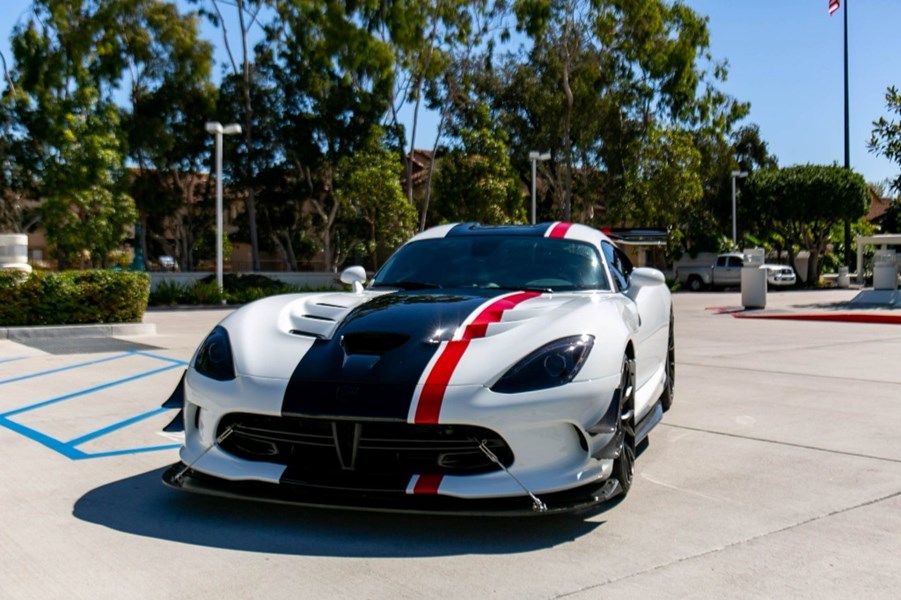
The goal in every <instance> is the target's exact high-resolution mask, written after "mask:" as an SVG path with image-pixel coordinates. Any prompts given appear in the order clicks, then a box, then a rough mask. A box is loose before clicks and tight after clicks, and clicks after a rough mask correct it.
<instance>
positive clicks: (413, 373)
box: [223, 290, 637, 419]
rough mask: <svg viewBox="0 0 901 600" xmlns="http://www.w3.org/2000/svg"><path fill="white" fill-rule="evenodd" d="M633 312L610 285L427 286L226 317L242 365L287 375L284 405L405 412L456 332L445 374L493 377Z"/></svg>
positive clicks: (262, 306)
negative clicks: (544, 289) (584, 289)
mask: <svg viewBox="0 0 901 600" xmlns="http://www.w3.org/2000/svg"><path fill="white" fill-rule="evenodd" d="M274 309H276V310H274ZM606 313H609V317H610V318H604V315H605V314H606ZM273 314H275V315H276V318H275V319H272V315H273ZM631 315H632V313H631V312H630V311H629V310H628V309H627V308H626V304H625V303H624V302H622V297H621V296H620V295H618V294H612V293H565V294H540V293H537V292H508V291H499V290H465V291H464V290H424V291H415V292H414V291H401V292H393V293H373V292H365V293H363V294H352V293H330V294H311V295H301V296H287V297H281V300H273V299H267V301H261V302H258V303H254V304H253V305H249V306H248V307H245V308H244V309H241V310H240V311H237V312H236V313H234V314H233V315H232V316H231V317H229V318H228V319H226V320H225V321H223V326H224V327H226V329H227V330H228V332H229V336H230V338H231V343H232V348H233V352H234V355H235V365H236V370H237V371H238V373H239V374H242V375H251V376H255V377H273V378H280V379H281V378H287V379H288V385H287V389H286V392H285V405H284V407H283V412H284V413H288V414H306V415H311V414H315V415H332V416H334V415H348V414H352V415H355V416H362V417H373V418H390V419H405V418H406V417H407V413H408V410H409V408H410V403H411V398H412V397H414V396H415V394H416V388H417V386H420V387H421V385H422V383H423V381H424V378H425V377H426V375H427V374H428V373H429V372H430V370H431V369H434V368H435V365H436V363H439V362H440V360H439V357H440V355H441V353H442V352H443V351H444V349H445V348H446V347H447V346H448V345H449V344H450V343H451V342H452V341H453V340H463V341H465V344H462V346H463V348H462V349H461V350H459V352H460V356H459V357H455V361H456V362H455V363H454V364H453V368H452V369H451V372H450V373H448V374H447V377H446V381H445V382H444V383H445V384H447V385H491V384H492V383H493V382H494V381H496V380H497V379H498V378H499V377H500V376H501V375H503V374H504V373H505V372H506V371H507V370H508V369H509V368H510V367H512V366H513V365H515V364H516V363H517V362H519V360H521V359H522V358H523V357H525V356H526V355H527V354H528V353H530V352H532V351H533V350H535V349H537V348H540V347H541V346H543V345H544V344H546V343H547V342H549V341H552V340H555V339H559V338H562V337H567V336H570V335H580V334H592V335H595V336H598V335H599V329H606V330H607V333H608V334H609V335H608V336H607V337H609V338H611V339H619V340H625V339H626V337H627V336H628V331H626V329H628V324H629V323H630V319H632V321H634V318H633V317H632V316H631ZM267 321H268V323H269V326H268V327H266V326H261V324H263V323H266V322H267ZM273 321H274V322H273ZM624 324H625V325H624ZM632 327H633V328H634V327H637V323H632ZM622 343H624V342H621V343H618V344H617V346H618V347H617V348H616V350H615V352H618V353H621V352H622ZM614 362H615V361H614ZM438 368H441V367H440V366H439V367H438Z"/></svg>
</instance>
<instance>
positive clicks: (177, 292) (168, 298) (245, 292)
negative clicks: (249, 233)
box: [150, 273, 330, 306]
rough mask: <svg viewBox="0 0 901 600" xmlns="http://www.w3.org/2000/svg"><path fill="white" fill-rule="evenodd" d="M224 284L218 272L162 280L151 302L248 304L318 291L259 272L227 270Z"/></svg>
mask: <svg viewBox="0 0 901 600" xmlns="http://www.w3.org/2000/svg"><path fill="white" fill-rule="evenodd" d="M222 287H223V290H224V291H223V292H220V291H219V286H218V285H217V284H216V276H215V275H208V276H206V277H204V278H203V279H199V280H197V281H194V282H192V283H188V284H182V283H178V282H177V281H161V282H160V283H159V284H158V285H157V286H156V289H155V290H154V291H153V292H151V293H150V306H174V305H218V304H221V303H222V300H223V299H224V300H225V301H226V303H227V304H247V303H248V302H253V301H254V300H259V299H260V298H266V297H267V296H275V295H278V294H296V293H300V292H311V291H317V290H315V289H313V288H308V287H299V286H294V285H288V284H286V283H283V282H281V281H278V280H276V279H271V278H269V277H266V276H265V275H259V274H256V273H225V274H224V275H223V277H222ZM329 289H330V288H329Z"/></svg>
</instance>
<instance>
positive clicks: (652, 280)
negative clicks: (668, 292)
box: [629, 267, 666, 287]
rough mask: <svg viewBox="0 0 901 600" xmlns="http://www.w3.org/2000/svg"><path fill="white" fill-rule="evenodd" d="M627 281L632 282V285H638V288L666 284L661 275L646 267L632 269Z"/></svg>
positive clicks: (664, 278)
mask: <svg viewBox="0 0 901 600" xmlns="http://www.w3.org/2000/svg"><path fill="white" fill-rule="evenodd" d="M629 279H630V280H631V281H632V284H633V285H638V286H640V287H641V286H648V285H661V284H665V283H666V277H664V276H663V273H661V272H660V271H658V270H657V269H651V268H648V267H637V268H635V269H633V270H632V273H631V275H630V276H629Z"/></svg>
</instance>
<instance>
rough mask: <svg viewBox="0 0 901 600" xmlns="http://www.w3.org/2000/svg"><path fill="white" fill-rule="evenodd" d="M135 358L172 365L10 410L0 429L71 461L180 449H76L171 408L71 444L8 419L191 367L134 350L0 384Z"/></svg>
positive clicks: (0, 417)
mask: <svg viewBox="0 0 901 600" xmlns="http://www.w3.org/2000/svg"><path fill="white" fill-rule="evenodd" d="M135 355H139V356H143V357H146V358H151V359H154V360H160V361H163V362H166V363H169V364H167V365H166V366H164V367H160V368H158V369H152V370H150V371H145V372H143V373H138V374H136V375H131V376H129V377H123V378H121V379H117V380H115V381H110V382H107V383H103V384H100V385H96V386H93V387H90V388H87V389H83V390H79V391H76V392H72V393H70V394H65V395H63V396H59V397H57V398H51V399H49V400H44V401H41V402H37V403H35V404H32V405H30V406H24V407H20V408H17V409H14V410H10V411H7V412H5V413H0V428H5V429H8V430H10V431H12V432H15V433H18V434H19V435H21V436H23V437H26V438H28V439H30V440H32V441H35V442H37V443H39V444H41V445H42V446H45V447H47V448H49V449H50V450H53V451H54V452H57V453H59V454H62V455H63V456H65V457H66V458H68V459H70V460H84V459H89V458H102V457H107V456H120V455H125V454H138V453H144V452H155V451H158V450H172V449H175V448H178V447H179V446H180V445H181V444H163V445H156V446H146V447H138V448H126V449H120V450H110V451H104V452H96V453H90V452H84V451H83V450H79V449H78V447H77V446H79V445H81V444H84V443H86V442H89V441H91V440H95V439H97V438H101V437H103V436H105V435H108V434H110V433H113V432H114V431H117V430H119V429H123V428H125V427H128V426H129V425H132V424H134V423H137V422H139V421H142V420H144V419H148V418H150V417H153V416H155V415H158V414H160V413H162V412H166V411H169V410H171V409H167V408H162V407H161V408H156V409H153V410H150V411H147V412H144V413H142V414H139V415H137V416H134V417H129V418H128V419H125V420H123V421H120V422H118V423H113V424H112V425H108V426H106V427H104V428H102V429H98V430H97V431H93V432H90V433H86V434H84V435H81V436H79V437H77V438H75V439H72V440H70V441H68V442H64V441H61V440H58V439H56V438H54V437H52V436H50V435H48V434H46V433H43V432H41V431H38V430H36V429H32V428H31V427H28V426H26V425H22V424H21V423H17V422H16V421H13V420H12V419H10V418H9V417H12V416H15V415H19V414H22V413H25V412H28V411H32V410H37V409H39V408H42V407H45V406H50V405H53V404H57V403H60V402H64V401H66V400H71V399H73V398H77V397H80V396H85V395H88V394H92V393H94V392H98V391H101V390H104V389H107V388H111V387H114V386H117V385H121V384H123V383H128V382H131V381H135V380H138V379H143V378H145V377H150V376H151V375H156V374H158V373H164V372H166V371H170V370H172V369H176V368H179V367H185V366H187V364H188V363H186V362H185V361H183V360H179V359H174V358H169V357H166V356H161V355H157V354H152V353H148V352H143V351H135V350H131V351H128V352H125V353H122V354H116V355H113V356H108V357H104V358H100V359H95V360H90V361H86V362H81V363H76V364H73V365H68V366H65V367H59V368H55V369H49V370H47V371H40V372H37V373H31V374H28V375H21V376H18V377H12V378H9V379H5V380H0V385H2V384H4V383H12V382H15V381H23V380H27V379H32V378H35V377H42V376H44V375H51V374H53V373H60V372H63V371H69V370H72V369H78V368H81V367H88V366H91V365H97V364H101V363H105V362H109V361H114V360H119V359H122V358H128V357H130V356H135ZM24 358H28V357H26V356H21V357H18V356H17V357H11V358H6V359H0V363H2V362H11V361H13V360H20V359H24Z"/></svg>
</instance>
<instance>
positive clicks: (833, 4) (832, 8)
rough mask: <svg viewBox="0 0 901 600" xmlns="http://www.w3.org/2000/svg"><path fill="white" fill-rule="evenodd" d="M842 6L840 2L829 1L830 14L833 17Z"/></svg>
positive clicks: (835, 0) (837, 0)
mask: <svg viewBox="0 0 901 600" xmlns="http://www.w3.org/2000/svg"><path fill="white" fill-rule="evenodd" d="M839 6H841V4H840V3H839V0H829V14H830V15H832V14H834V13H835V11H837V10H838V7H839Z"/></svg>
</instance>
